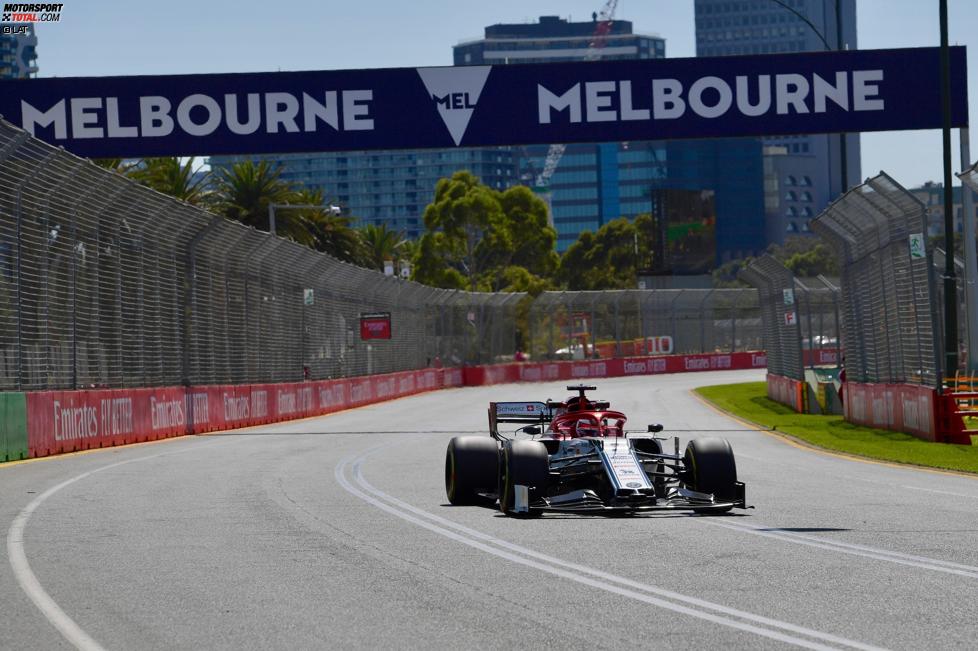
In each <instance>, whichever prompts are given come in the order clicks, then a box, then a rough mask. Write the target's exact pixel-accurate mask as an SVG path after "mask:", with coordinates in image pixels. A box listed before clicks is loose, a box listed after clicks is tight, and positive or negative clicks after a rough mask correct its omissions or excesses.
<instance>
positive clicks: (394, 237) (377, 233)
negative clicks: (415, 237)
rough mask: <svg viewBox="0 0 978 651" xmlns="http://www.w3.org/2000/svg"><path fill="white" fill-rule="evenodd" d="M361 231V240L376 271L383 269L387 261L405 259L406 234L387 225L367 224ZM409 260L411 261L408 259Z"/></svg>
mask: <svg viewBox="0 0 978 651" xmlns="http://www.w3.org/2000/svg"><path fill="white" fill-rule="evenodd" d="M359 230H360V239H361V240H363V244H364V246H365V248H366V252H367V255H368V256H369V258H370V262H371V266H372V267H373V268H374V269H381V270H382V269H383V268H384V261H385V260H394V259H395V258H399V257H403V256H404V253H403V251H402V250H403V249H404V243H405V242H407V240H405V239H404V233H399V232H397V231H393V230H391V229H389V228H387V224H381V225H379V226H378V225H376V224H367V225H366V226H364V227H363V228H361V229H359ZM407 259H410V257H408V258H407Z"/></svg>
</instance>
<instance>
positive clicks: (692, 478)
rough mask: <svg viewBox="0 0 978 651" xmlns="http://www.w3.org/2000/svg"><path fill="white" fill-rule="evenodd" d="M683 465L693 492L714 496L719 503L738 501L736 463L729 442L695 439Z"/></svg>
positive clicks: (708, 511)
mask: <svg viewBox="0 0 978 651" xmlns="http://www.w3.org/2000/svg"><path fill="white" fill-rule="evenodd" d="M683 462H684V464H685V466H686V477H687V480H688V485H689V487H690V488H691V489H693V490H694V491H697V492H699V493H712V494H713V498H714V500H716V501H717V502H733V501H734V500H736V499H737V463H736V462H735V461H734V453H733V450H732V449H731V448H730V443H728V442H727V440H726V439H721V438H713V437H710V438H700V439H693V440H692V441H690V442H689V443H688V444H687V445H686V454H685V456H684V457H683ZM694 510H695V509H694ZM729 510H730V508H726V509H722V510H717V509H702V510H696V512H697V513H724V512H726V511H729Z"/></svg>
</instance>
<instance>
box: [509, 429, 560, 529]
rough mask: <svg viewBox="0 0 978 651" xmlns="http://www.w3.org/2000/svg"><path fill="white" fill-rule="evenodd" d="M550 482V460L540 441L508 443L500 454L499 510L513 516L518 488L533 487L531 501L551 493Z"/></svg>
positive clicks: (530, 492)
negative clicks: (548, 491)
mask: <svg viewBox="0 0 978 651" xmlns="http://www.w3.org/2000/svg"><path fill="white" fill-rule="evenodd" d="M549 479H550V457H549V456H548V455H547V448H546V446H544V444H543V443H540V442H539V441H507V442H506V443H505V444H504V445H503V447H502V449H501V451H500V461H499V510H500V511H502V512H503V513H506V514H511V513H512V509H513V506H514V504H515V495H516V488H515V487H516V486H528V487H529V489H530V490H529V500H530V502H531V503H532V502H533V501H534V500H536V499H538V498H541V497H544V496H546V494H547V482H548V480H549Z"/></svg>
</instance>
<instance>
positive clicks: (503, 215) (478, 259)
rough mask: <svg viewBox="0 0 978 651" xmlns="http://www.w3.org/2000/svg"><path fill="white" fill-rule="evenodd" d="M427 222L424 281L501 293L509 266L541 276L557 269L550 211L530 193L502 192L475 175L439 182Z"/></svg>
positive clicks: (421, 258)
mask: <svg viewBox="0 0 978 651" xmlns="http://www.w3.org/2000/svg"><path fill="white" fill-rule="evenodd" d="M424 222H425V229H426V232H425V234H424V235H423V236H422V238H421V241H420V243H419V245H418V252H417V254H416V256H415V266H414V275H413V277H414V279H415V280H417V281H419V282H423V283H425V284H429V285H433V286H436V287H449V288H456V289H470V290H473V291H475V290H480V289H481V290H487V291H498V290H500V289H502V288H503V287H506V286H508V285H509V284H510V283H509V281H508V280H507V277H506V275H505V273H504V272H505V270H506V269H507V268H508V267H511V266H517V267H522V268H524V269H526V270H527V272H528V273H531V274H534V275H541V274H549V273H550V272H551V271H552V270H553V268H554V267H555V266H556V255H555V254H554V253H553V246H554V243H555V242H556V241H557V234H556V232H555V231H554V230H553V228H552V227H551V226H550V225H549V224H548V223H547V206H546V204H545V203H544V202H543V201H542V200H540V199H539V198H537V197H535V196H534V195H533V193H532V192H530V190H529V189H527V188H512V189H510V190H507V191H506V192H498V191H496V190H494V189H492V188H490V187H488V186H485V185H483V184H482V183H480V182H479V179H478V178H476V177H475V176H474V175H473V174H472V173H471V172H465V171H463V172H456V173H455V174H454V175H453V176H452V177H451V178H450V179H441V180H440V181H438V184H437V186H436V187H435V199H434V201H433V202H432V203H431V204H430V205H429V206H428V207H427V208H426V209H425V213H424Z"/></svg>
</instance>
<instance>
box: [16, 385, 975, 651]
mask: <svg viewBox="0 0 978 651" xmlns="http://www.w3.org/2000/svg"><path fill="white" fill-rule="evenodd" d="M760 377H761V375H760V374H759V373H758V372H756V371H749V372H718V373H699V374H689V375H671V376H658V377H643V378H621V379H608V380H599V381H597V384H598V386H599V389H600V390H599V391H598V392H597V395H598V396H599V397H603V398H608V399H611V400H612V404H613V406H615V407H617V408H620V409H623V410H624V411H625V412H626V413H627V414H629V415H630V416H631V420H630V423H631V424H632V425H633V426H638V427H639V428H643V427H644V425H645V424H646V423H648V422H662V423H663V424H665V425H666V427H667V432H668V431H669V430H671V431H673V432H675V433H676V434H678V435H679V436H680V438H681V440H682V441H683V445H685V441H686V440H687V439H688V438H690V437H693V436H697V435H700V434H703V435H709V434H713V435H719V436H724V437H726V438H727V439H729V440H730V441H731V443H732V445H733V447H734V450H735V453H736V455H737V464H738V471H739V476H740V479H741V480H743V481H745V482H746V483H747V487H748V499H749V501H750V502H751V503H753V504H755V505H756V507H757V508H756V509H755V510H752V511H747V512H741V513H742V514H740V515H734V516H727V517H703V516H687V515H679V514H664V515H656V516H650V517H634V518H598V517H570V516H562V517H549V516H548V517H544V518H541V519H533V520H521V519H513V518H506V517H503V516H501V515H499V514H498V513H497V512H496V511H494V510H490V509H486V508H480V507H455V508H453V507H449V506H447V505H446V499H445V492H444V471H443V464H444V450H445V445H446V443H447V442H448V439H449V438H450V437H451V436H452V434H453V433H456V432H464V433H468V432H472V433H476V432H479V433H481V432H484V431H485V427H486V417H485V413H486V406H487V403H488V402H489V400H491V399H497V400H533V399H544V398H547V397H552V398H559V397H563V396H564V395H565V394H566V393H567V392H566V391H565V390H564V389H563V387H562V386H561V384H526V385H504V386H496V387H485V388H466V389H454V390H448V391H441V392H435V393H429V394H424V395H420V396H415V397H412V398H406V399H402V400H397V401H393V402H389V403H382V404H378V405H374V406H370V407H365V408H361V409H357V410H352V411H348V412H343V413H340V414H335V415H332V416H328V417H323V418H316V419H307V420H303V421H295V422H292V423H286V424H282V425H277V426H274V427H262V428H256V429H251V430H244V431H239V432H235V433H228V434H221V435H216V436H204V437H186V438H182V439H173V440H169V441H165V442H160V443H155V444H147V445H138V446H131V447H127V448H116V449H110V450H103V451H98V452H93V453H86V454H78V455H70V456H65V457H60V458H56V459H51V460H44V461H36V462H28V463H21V464H16V465H6V466H2V467H0V526H2V529H3V531H4V532H6V535H5V538H6V544H5V546H4V552H3V554H4V555H5V559H4V561H3V562H2V563H0V620H2V622H3V626H2V632H0V648H4V649H53V648H71V647H72V646H77V647H79V648H89V649H100V648H104V649H149V648H153V649H156V648H159V649H202V648H207V649H267V648H279V649H299V648H381V649H383V648H389V649H402V648H425V649H441V648H479V649H495V648H501V649H505V648H544V647H547V648H560V649H603V648H615V649H620V648H663V649H665V648H669V649H677V648H678V649H703V648H725V649H766V648H791V647H795V648H798V647H800V648H815V649H818V648H839V649H850V648H855V649H869V648H894V649H897V648H899V649H918V648H974V647H975V645H976V640H978V615H976V613H978V606H976V604H978V480H976V479H972V478H968V477H963V476H956V475H951V474H941V473H935V472H928V471H922V470H916V469H912V468H902V467H894V466H887V465H880V464H872V463H866V462H862V461H856V460H852V459H846V458H841V457H838V456H832V455H827V454H824V453H819V452H815V451H812V450H808V449H804V448H801V447H799V446H797V445H794V444H791V443H788V442H785V441H784V440H783V439H780V438H778V437H775V436H773V435H771V434H767V433H763V432H758V431H755V430H752V429H749V428H747V427H745V426H743V425H742V424H740V423H737V422H736V421H733V420H731V419H729V418H727V417H725V416H723V415H721V414H718V413H716V412H714V411H712V410H710V409H708V408H707V407H705V406H704V405H703V404H701V403H700V402H698V401H697V400H696V398H694V397H693V396H692V395H691V394H690V393H689V389H690V388H691V387H694V386H701V385H705V384H716V383H726V382H734V381H745V380H753V379H759V378H760Z"/></svg>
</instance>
